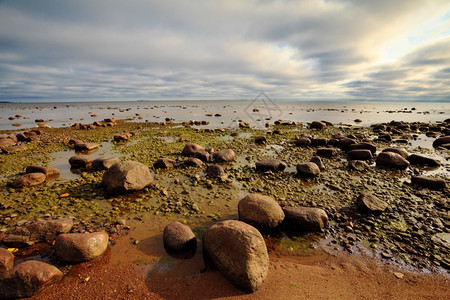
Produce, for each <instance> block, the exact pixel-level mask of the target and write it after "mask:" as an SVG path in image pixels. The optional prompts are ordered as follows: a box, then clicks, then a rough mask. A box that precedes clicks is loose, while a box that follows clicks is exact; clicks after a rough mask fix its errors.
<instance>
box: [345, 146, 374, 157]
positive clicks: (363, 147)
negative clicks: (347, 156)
mask: <svg viewBox="0 0 450 300" xmlns="http://www.w3.org/2000/svg"><path fill="white" fill-rule="evenodd" d="M348 149H349V150H350V151H351V150H357V149H367V150H370V152H372V155H373V154H375V153H376V152H377V147H376V146H375V145H373V144H370V143H358V144H351V145H350V146H349V147H348Z"/></svg>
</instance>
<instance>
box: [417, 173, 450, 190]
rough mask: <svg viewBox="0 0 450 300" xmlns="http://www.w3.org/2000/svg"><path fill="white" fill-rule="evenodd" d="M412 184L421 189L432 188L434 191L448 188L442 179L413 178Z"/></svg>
mask: <svg viewBox="0 0 450 300" xmlns="http://www.w3.org/2000/svg"><path fill="white" fill-rule="evenodd" d="M411 182H412V183H413V184H416V185H419V186H421V187H425V188H430V189H434V190H440V189H445V187H446V183H445V180H444V179H443V178H440V177H428V176H413V177H412V178H411Z"/></svg>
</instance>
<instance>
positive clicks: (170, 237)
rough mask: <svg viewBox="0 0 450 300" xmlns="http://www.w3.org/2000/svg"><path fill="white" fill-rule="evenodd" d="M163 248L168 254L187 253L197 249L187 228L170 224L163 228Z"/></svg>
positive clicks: (179, 224)
mask: <svg viewBox="0 0 450 300" xmlns="http://www.w3.org/2000/svg"><path fill="white" fill-rule="evenodd" d="M163 240H164V247H165V248H166V250H167V251H168V252H180V251H187V250H189V249H192V248H196V247H197V239H196V238H195V235H194V233H193V232H192V230H191V228H189V226H187V225H184V224H182V223H180V222H172V223H170V224H169V225H167V226H166V227H165V228H164V234H163Z"/></svg>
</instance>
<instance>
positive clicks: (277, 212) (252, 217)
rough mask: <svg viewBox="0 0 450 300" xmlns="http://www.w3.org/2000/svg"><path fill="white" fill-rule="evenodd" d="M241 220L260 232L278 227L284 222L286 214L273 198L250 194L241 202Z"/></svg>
mask: <svg viewBox="0 0 450 300" xmlns="http://www.w3.org/2000/svg"><path fill="white" fill-rule="evenodd" d="M238 212H239V219H240V220H241V221H243V222H245V223H248V224H250V225H252V226H255V227H256V228H258V229H260V230H268V229H271V228H275V227H277V226H278V225H279V224H281V222H283V220H284V212H283V210H282V209H281V207H280V205H279V204H278V202H276V201H275V200H274V199H273V198H272V197H269V196H264V195H260V194H250V195H247V196H245V197H244V198H242V199H241V200H240V201H239V204H238Z"/></svg>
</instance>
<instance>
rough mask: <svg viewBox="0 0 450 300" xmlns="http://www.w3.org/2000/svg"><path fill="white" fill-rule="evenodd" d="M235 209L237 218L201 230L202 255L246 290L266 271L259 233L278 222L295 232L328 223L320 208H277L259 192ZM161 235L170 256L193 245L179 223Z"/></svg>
mask: <svg viewBox="0 0 450 300" xmlns="http://www.w3.org/2000/svg"><path fill="white" fill-rule="evenodd" d="M238 212H239V221H238V220H226V221H221V222H218V223H216V224H214V225H212V226H211V227H209V228H208V229H207V230H206V231H205V232H204V233H203V236H202V245H203V254H204V258H205V264H206V265H207V266H214V267H215V268H217V269H218V270H219V272H220V273H221V274H222V275H223V276H224V277H225V278H227V279H228V280H229V281H230V282H231V283H232V284H233V285H235V286H236V287H238V288H240V289H242V290H243V291H245V292H249V293H251V292H254V291H256V290H258V289H259V288H260V287H261V285H262V284H263V282H264V280H265V278H266V276H267V273H268V270H269V256H268V252H267V246H266V243H265V241H264V238H263V236H262V234H261V232H264V231H266V230H270V229H273V228H275V227H277V226H280V225H282V224H285V225H284V226H285V228H288V229H289V230H295V231H299V232H308V231H323V230H324V229H325V228H326V227H327V226H328V216H327V214H326V212H325V211H324V210H323V209H321V208H315V207H284V208H281V206H280V205H279V204H278V202H276V201H275V200H274V199H273V198H272V197H269V196H264V195H260V194H250V195H247V196H246V197H244V198H242V199H241V200H240V201H239V204H238ZM163 238H164V247H165V248H166V250H167V252H168V253H169V254H170V255H173V254H174V253H180V252H186V251H192V249H195V248H196V237H195V235H194V233H193V232H192V230H191V229H190V228H189V227H188V226H187V225H184V224H181V223H180V222H174V223H171V224H169V225H167V226H166V228H165V229H164V235H163Z"/></svg>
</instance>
